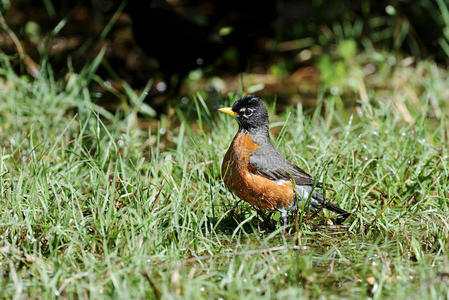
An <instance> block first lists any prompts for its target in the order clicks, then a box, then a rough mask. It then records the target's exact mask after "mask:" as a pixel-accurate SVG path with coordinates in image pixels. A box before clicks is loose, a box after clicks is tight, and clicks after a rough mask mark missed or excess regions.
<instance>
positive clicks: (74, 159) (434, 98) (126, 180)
mask: <svg viewBox="0 0 449 300" xmlns="http://www.w3.org/2000/svg"><path fill="white" fill-rule="evenodd" d="M376 55H377V56H375V55H373V53H364V52H362V53H359V54H358V55H357V56H356V57H355V58H354V60H352V58H351V61H349V64H350V66H352V67H351V68H350V70H352V71H349V72H347V73H346V74H345V76H346V77H345V78H344V80H343V81H342V82H340V83H338V84H339V85H340V93H338V92H336V91H335V89H334V90H333V92H329V89H328V88H327V87H328V85H327V84H328V82H325V81H323V82H322V84H321V87H320V89H319V93H318V96H317V99H318V101H317V104H316V106H315V107H312V108H306V107H302V106H301V105H299V104H298V105H296V106H290V107H289V108H287V109H286V110H283V111H276V104H275V102H276V101H275V100H276V99H275V98H274V97H271V96H270V97H268V98H265V99H264V100H265V101H266V103H267V105H268V107H269V114H270V119H271V130H272V133H273V135H272V138H273V143H274V144H275V145H276V146H277V147H278V148H279V150H280V152H281V153H282V154H284V155H285V156H286V157H287V158H288V159H289V160H291V161H293V162H294V163H296V164H297V165H299V166H300V167H302V168H303V169H305V170H306V171H307V172H309V173H311V174H314V176H316V177H317V178H318V179H319V180H321V181H323V182H324V183H325V184H326V185H327V186H329V187H332V190H329V191H328V192H327V198H328V199H331V200H332V201H334V202H335V203H338V205H339V206H341V207H342V208H344V209H346V210H349V211H352V212H353V216H352V217H351V218H350V219H348V220H347V221H346V222H345V223H344V224H342V225H336V224H335V222H334V220H335V218H334V216H333V215H332V214H330V213H328V212H322V213H320V214H319V215H318V216H316V217H315V218H313V219H311V218H310V214H305V215H304V218H303V219H302V220H301V222H299V223H298V224H297V227H298V228H299V231H298V232H295V231H294V230H290V231H289V233H288V234H284V228H283V227H282V226H281V224H280V222H279V223H278V226H277V229H276V230H275V231H268V230H266V229H264V228H263V227H262V228H258V221H257V214H256V213H255V212H254V211H252V210H251V209H250V208H249V207H248V205H246V204H245V203H243V202H238V201H237V200H236V199H234V198H233V196H232V195H231V194H230V193H229V192H228V191H227V190H226V188H225V187H224V185H223V182H222V179H221V175H220V174H221V172H220V166H221V160H222V158H223V156H224V154H225V152H226V150H227V148H228V146H229V144H230V141H231V139H232V137H233V135H234V134H235V132H236V130H237V124H236V123H235V121H233V120H232V119H231V118H229V117H227V116H225V115H221V114H219V113H218V112H217V111H216V109H217V108H218V107H219V106H222V105H229V104H230V103H232V102H233V100H235V99H237V97H239V96H241V95H242V94H243V93H244V91H236V92H235V93H234V94H229V95H223V96H221V98H220V99H221V100H220V103H218V104H212V101H209V99H208V95H207V94H206V93H204V92H203V91H198V93H192V97H190V100H189V101H184V102H183V103H182V104H180V105H178V106H176V107H173V108H172V109H170V110H169V111H168V114H167V115H162V116H161V117H160V118H159V119H154V118H153V117H150V116H149V115H151V114H152V111H151V109H149V107H147V106H146V105H144V104H143V103H141V98H140V97H139V96H138V95H135V94H132V92H131V91H128V92H129V93H130V98H132V99H133V101H132V105H129V106H126V109H122V110H119V111H117V112H111V111H106V110H104V109H102V108H101V107H100V106H97V105H96V104H95V100H94V98H93V92H92V91H91V90H90V89H89V82H91V80H96V81H99V80H100V79H99V78H98V77H96V75H95V68H96V66H97V65H98V63H99V61H96V62H93V63H92V64H91V65H88V66H87V67H86V68H85V69H84V70H83V72H81V73H80V74H70V76H66V78H65V79H61V80H56V79H54V77H53V76H52V72H51V69H50V68H49V67H48V66H42V68H41V75H40V77H39V78H38V79H36V80H31V79H30V78H28V77H21V76H18V75H17V74H16V73H15V72H14V71H13V70H12V68H11V67H10V66H9V59H8V58H7V57H4V56H2V58H1V64H0V234H1V240H0V265H1V270H2V273H1V274H2V276H0V295H1V297H2V298H11V297H15V298H16V299H22V298H36V299H49V298H57V297H59V296H60V297H63V298H94V299H96V298H118V299H142V298H150V299H156V298H164V299H181V298H185V299H243V298H245V299H272V298H273V299H298V298H329V299H336V298H347V299H361V298H372V299H388V298H390V299H404V298H410V299H447V298H449V224H448V223H449V202H448V197H449V163H448V138H449V120H448V117H447V116H448V112H449V105H448V102H447V99H448V97H449V88H448V87H449V80H448V78H449V76H448V75H449V73H448V71H446V70H443V69H441V68H439V67H438V66H437V65H436V64H434V63H433V62H431V61H418V62H413V63H410V61H409V60H410V59H409V60H407V58H404V59H401V58H396V61H395V62H394V63H391V61H390V60H388V57H387V56H388V54H382V53H377V54H376ZM379 55H380V56H381V57H380V58H379ZM373 57H374V58H376V57H377V60H376V59H374V60H373ZM385 61H389V63H385ZM368 62H369V63H370V64H372V65H373V66H374V67H375V69H376V70H377V71H376V72H375V73H374V74H372V75H366V74H364V73H363V66H364V65H366V64H367V63H368ZM331 73H332V72H331ZM323 80H329V81H332V78H330V79H329V78H328V79H326V78H324V79H323ZM332 84H334V83H332ZM329 85H330V84H329ZM217 105H218V106H217ZM145 122H147V123H149V125H147V126H143V125H142V124H144V123H145ZM145 124H146V123H145ZM274 219H279V214H276V215H275V216H274ZM293 227H294V226H293Z"/></svg>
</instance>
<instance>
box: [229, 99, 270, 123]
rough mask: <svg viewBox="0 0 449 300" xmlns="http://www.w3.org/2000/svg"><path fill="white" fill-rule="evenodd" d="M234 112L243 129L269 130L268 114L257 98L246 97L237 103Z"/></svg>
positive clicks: (233, 106)
mask: <svg viewBox="0 0 449 300" xmlns="http://www.w3.org/2000/svg"><path fill="white" fill-rule="evenodd" d="M232 111H233V112H234V113H236V114H237V116H236V120H237V122H238V123H239V126H240V128H241V129H244V130H247V131H253V130H254V129H259V128H260V129H262V128H263V129H268V113H267V109H266V108H265V105H264V104H263V102H262V100H261V99H260V98H258V97H256V96H252V95H246V96H244V97H242V98H240V99H239V100H237V101H235V103H234V105H232Z"/></svg>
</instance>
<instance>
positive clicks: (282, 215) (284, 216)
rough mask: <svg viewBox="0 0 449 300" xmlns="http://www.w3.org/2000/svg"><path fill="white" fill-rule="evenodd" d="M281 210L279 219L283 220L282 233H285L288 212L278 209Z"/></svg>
mask: <svg viewBox="0 0 449 300" xmlns="http://www.w3.org/2000/svg"><path fill="white" fill-rule="evenodd" d="M279 211H280V212H281V219H282V221H283V222H284V234H285V233H286V228H287V217H288V212H287V210H286V209H280V210H279Z"/></svg>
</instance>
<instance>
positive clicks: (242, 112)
mask: <svg viewBox="0 0 449 300" xmlns="http://www.w3.org/2000/svg"><path fill="white" fill-rule="evenodd" d="M246 111H248V113H245V112H246ZM253 111H254V109H252V108H248V109H247V108H245V107H243V108H242V109H240V114H241V115H242V116H243V117H244V118H245V119H248V118H249V117H251V115H252V114H253Z"/></svg>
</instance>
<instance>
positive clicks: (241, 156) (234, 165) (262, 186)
mask: <svg viewBox="0 0 449 300" xmlns="http://www.w3.org/2000/svg"><path fill="white" fill-rule="evenodd" d="M248 136H249V135H248ZM248 136H246V135H241V136H236V137H235V138H234V141H233V142H232V144H231V147H230V148H229V150H228V152H227V153H226V155H225V157H224V160H223V164H222V175H223V179H224V182H225V185H226V187H227V188H228V189H229V190H230V191H231V192H232V193H234V194H235V195H236V196H237V197H239V198H240V199H242V200H244V201H246V202H248V203H249V204H251V205H253V206H256V207H259V208H263V209H267V210H277V209H280V208H285V207H290V206H292V204H293V199H294V197H295V194H294V191H293V187H292V183H291V182H290V181H287V180H276V181H274V180H270V179H269V178H266V177H264V176H261V175H258V174H255V173H253V172H251V168H250V165H249V155H250V154H251V152H252V151H254V150H255V149H257V144H254V143H253V144H251V143H252V141H248V140H247V139H248V138H249V139H250V137H248ZM240 143H245V147H241V144H240ZM248 146H249V147H248ZM237 149H249V151H235V150H237Z"/></svg>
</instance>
